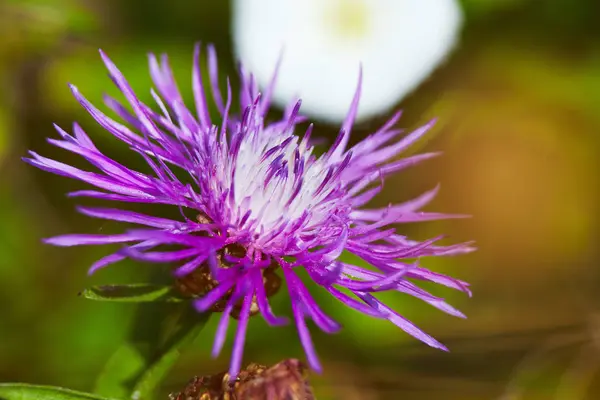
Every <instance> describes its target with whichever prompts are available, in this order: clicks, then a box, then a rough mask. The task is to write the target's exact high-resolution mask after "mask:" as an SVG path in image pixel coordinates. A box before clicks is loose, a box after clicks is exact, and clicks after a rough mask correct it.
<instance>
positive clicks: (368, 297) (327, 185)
mask: <svg viewBox="0 0 600 400" xmlns="http://www.w3.org/2000/svg"><path fill="white" fill-rule="evenodd" d="M100 54H101V56H102V59H103V60H104V63H105V64H106V67H107V68H108V70H109V72H110V77H111V78H112V80H113V81H114V83H115V84H116V86H117V87H118V88H119V89H120V91H121V92H122V93H123V95H124V96H125V98H126V100H127V102H128V103H129V106H130V107H131V110H133V112H130V111H128V109H127V108H126V107H125V106H123V105H122V104H120V103H119V102H117V101H116V100H115V99H113V98H110V97H106V98H105V103H106V105H107V106H108V107H109V108H110V109H111V110H112V111H113V112H114V113H115V114H117V115H118V116H119V117H120V118H121V119H122V120H123V121H125V123H126V125H123V124H121V123H119V122H116V121H115V120H113V119H111V118H110V117H108V116H107V115H105V114H103V113H102V112H101V111H99V110H98V109H97V108H96V107H94V106H93V105H92V104H91V103H90V102H89V101H88V100H86V99H85V97H83V96H82V95H81V94H80V93H79V91H78V90H77V88H76V87H74V86H71V90H72V92H73V95H74V96H75V98H76V99H77V101H79V103H81V105H82V106H83V107H84V108H85V109H86V110H87V111H88V112H89V113H90V114H91V115H92V117H93V118H94V119H95V120H96V121H97V122H98V124H100V126H101V127H102V128H104V129H105V130H106V131H107V132H108V133H110V134H112V135H113V136H115V137H116V138H117V139H119V140H120V141H122V142H124V143H125V144H127V145H128V146H129V148H130V149H131V150H132V151H133V152H135V153H136V154H138V155H139V156H140V157H143V158H144V160H145V161H146V163H147V164H148V166H149V167H150V168H149V170H151V172H139V171H135V170H132V169H130V168H128V167H126V166H124V165H123V164H121V163H119V162H117V161H115V160H113V159H111V158H109V157H107V156H106V155H104V154H103V153H102V152H101V151H100V150H99V149H98V148H97V147H96V146H95V145H94V143H93V142H92V140H91V139H90V138H89V137H88V135H86V133H85V132H84V131H83V129H82V128H81V127H80V126H79V125H77V124H74V127H73V135H69V134H68V133H67V132H65V131H64V130H63V129H61V128H59V127H58V126H56V129H57V131H58V133H59V134H60V136H61V138H62V140H56V139H49V141H50V143H52V144H53V145H56V146H58V147H61V148H63V149H65V150H68V151H71V152H73V153H76V154H79V155H80V156H82V157H83V158H85V159H86V160H87V161H88V162H89V163H91V164H92V165H93V166H94V167H96V169H97V170H96V171H95V172H91V171H85V170H81V169H78V168H75V167H72V166H69V165H67V164H63V163H61V162H58V161H54V160H51V159H48V158H45V157H42V156H40V155H38V154H37V153H34V152H31V158H28V159H26V161H27V162H29V163H30V164H32V165H34V166H36V167H38V168H41V169H43V170H46V171H49V172H52V173H55V174H59V175H63V176H67V177H70V178H75V179H78V180H81V181H84V182H86V183H88V184H90V185H92V186H95V187H96V188H97V189H98V190H82V191H77V192H73V193H70V194H69V196H71V197H92V198H98V199H104V200H112V201H118V202H122V203H153V204H169V205H172V206H175V207H178V208H179V209H180V211H181V218H180V219H178V220H173V219H166V218H161V217H155V216H150V215H145V214H141V213H138V212H134V211H129V210H124V209H120V208H90V207H80V208H79V211H80V212H81V213H83V214H85V215H88V216H90V217H95V218H102V219H109V220H114V221H122V222H128V223H133V224H137V225H141V226H142V227H143V228H136V229H130V230H127V231H125V232H124V233H120V234H113V235H100V234H74V235H64V236H58V237H54V238H51V239H48V240H47V242H48V243H50V244H53V245H57V246H78V245H96V244H110V243H119V244H121V245H122V246H123V247H122V248H121V249H120V250H119V251H117V252H116V253H114V254H111V255H109V256H106V257H104V258H102V259H100V260H98V261H97V262H95V263H94V264H93V265H92V267H91V269H90V273H91V272H94V271H96V270H98V269H99V268H103V267H105V266H107V265H109V264H112V263H115V262H118V261H120V260H123V259H124V258H127V257H129V258H133V259H136V260H142V261H147V262H164V263H175V264H176V265H177V268H176V269H175V270H174V274H175V276H176V278H177V279H185V277H186V276H190V275H192V274H194V272H195V271H198V270H199V269H200V270H203V271H205V275H204V277H205V278H206V277H208V280H209V283H210V285H209V286H208V287H209V289H208V290H207V291H206V292H205V293H203V295H201V296H197V297H196V298H195V299H194V300H193V301H194V305H195V307H196V308H197V309H198V310H199V311H200V312H205V311H209V310H215V307H216V305H217V304H220V305H221V306H220V307H221V308H220V310H219V311H222V315H221V319H220V322H219V326H218V329H217V334H216V338H215V342H214V348H213V354H214V355H215V356H216V355H218V354H219V352H220V350H221V348H222V346H223V343H224V340H225V336H226V331H227V326H228V322H229V319H230V317H231V316H232V313H233V315H236V314H237V315H236V316H237V318H238V320H239V322H238V325H237V333H236V336H235V341H234V345H233V355H232V361H231V366H230V375H232V376H235V375H237V373H238V372H239V370H240V364H241V360H242V352H243V347H244V341H245V336H246V328H247V324H248V319H249V317H250V315H251V314H254V313H257V312H260V314H261V315H262V316H263V317H264V319H265V321H266V322H267V323H269V324H270V325H281V324H285V323H287V319H286V318H283V317H277V316H275V315H274V314H273V313H272V311H271V308H270V306H269V302H268V294H269V293H268V292H269V290H268V288H267V284H266V283H265V282H266V281H267V280H268V279H267V271H270V272H271V274H272V272H273V270H274V269H277V270H279V269H280V270H281V273H282V274H283V277H284V278H285V281H286V283H287V288H288V291H289V295H290V298H291V304H292V315H293V318H294V321H295V323H296V326H297V329H298V333H299V336H300V340H301V342H302V345H303V346H304V349H305V351H306V355H307V358H308V362H309V364H310V365H311V367H312V368H313V369H315V370H317V371H319V370H320V369H321V367H320V365H319V361H318V359H317V356H316V353H315V350H314V348H313V344H312V341H311V338H310V335H309V331H308V328H307V326H306V322H305V320H306V319H312V320H313V321H314V323H315V324H316V325H317V326H318V327H319V328H321V329H322V330H323V331H325V332H327V333H334V332H336V331H338V330H339V329H340V325H339V324H338V323H337V322H336V321H334V320H333V319H332V318H331V317H329V316H328V315H326V314H325V313H324V312H323V311H322V310H321V308H320V307H319V305H318V304H316V302H315V301H314V300H313V298H312V297H311V295H310V294H309V292H308V290H307V289H306V287H305V286H304V284H303V282H302V281H301V280H300V278H299V277H298V275H297V274H296V270H297V269H299V268H302V269H304V271H306V273H307V274H308V276H310V278H312V280H313V281H314V282H315V283H316V284H318V285H319V286H321V287H322V288H323V289H325V290H326V291H328V292H329V293H330V294H331V295H332V296H333V297H335V298H336V299H338V300H339V301H340V302H342V303H343V304H344V305H346V306H348V307H351V308H353V309H355V310H357V311H359V312H362V313H364V314H367V315H370V316H373V317H375V318H381V319H387V320H389V321H391V322H392V323H394V324H395V325H397V326H398V327H400V328H401V329H403V330H404V331H406V332H407V333H409V334H410V335H412V336H414V337H416V338H417V339H419V340H421V341H423V342H425V343H426V344H428V345H430V346H433V347H436V348H440V349H445V347H444V346H443V345H442V344H441V343H439V342H438V341H437V340H435V339H434V338H433V337H431V336H429V335H428V334H426V333H424V332H422V331H421V330H420V329H419V328H417V327H416V326H415V325H414V324H412V323H411V322H409V321H408V320H406V319H405V318H403V317H402V316H401V315H400V314H398V313H397V312H396V311H394V310H392V309H390V308H389V307H387V306H386V305H385V304H383V303H382V302H380V301H379V300H378V299H377V298H376V297H375V295H376V293H377V292H381V291H390V290H391V291H398V292H402V293H407V294H410V295H412V296H415V297H417V298H419V299H421V300H423V301H425V302H427V303H429V304H431V305H432V306H434V307H436V308H439V309H440V310H442V311H445V312H447V313H449V314H451V315H455V316H459V317H463V314H461V313H460V312H459V311H457V310H456V309H454V308H452V307H451V306H450V305H448V304H446V303H445V302H444V301H443V299H441V298H439V297H436V296H433V295H431V294H429V293H427V292H426V291H424V290H422V289H420V288H419V287H418V286H417V285H415V283H414V281H429V282H435V283H438V284H441V285H444V286H448V287H451V288H454V289H458V290H461V291H464V292H467V293H469V290H468V288H467V286H468V285H467V284H466V283H465V282H462V281H459V280H456V279H452V278H449V277H447V276H444V275H441V274H437V273H435V272H431V271H429V270H427V269H425V268H423V267H422V266H421V265H420V264H419V261H418V260H419V259H420V257H424V256H444V255H454V254H459V253H465V252H468V251H471V250H472V248H471V247H469V244H468V243H465V244H460V245H454V246H437V245H435V244H434V243H435V242H436V241H438V240H439V239H440V238H441V237H436V238H433V239H431V240H427V241H424V242H416V241H412V240H409V239H407V238H406V237H404V236H401V235H399V234H397V233H396V232H395V229H394V228H393V225H394V224H397V223H406V222H419V221H428V220H436V219H442V218H452V217H459V216H458V215H446V214H438V213H429V212H419V211H418V210H419V209H420V208H421V207H423V206H424V205H426V204H427V203H428V202H429V201H430V200H431V199H432V198H433V197H434V196H435V194H436V192H437V188H436V189H434V190H431V191H429V192H427V193H425V194H423V195H421V196H420V197H418V198H416V199H413V200H410V201H407V202H405V203H401V204H396V205H390V206H388V207H384V208H377V209H367V208H362V207H363V206H364V205H365V204H367V203H368V202H369V200H371V199H372V198H373V197H375V195H376V194H377V193H378V192H379V191H380V190H381V188H382V185H383V180H384V178H385V177H386V176H388V175H390V174H392V173H394V172H396V171H399V170H402V169H404V168H406V167H409V166H412V165H415V164H417V163H418V162H420V161H423V160H427V159H429V158H432V157H435V156H436V155H437V153H427V154H421V155H416V156H411V157H407V158H404V159H400V160H397V159H396V156H397V155H398V154H399V153H401V152H402V151H403V150H405V149H406V148H407V147H409V146H410V145H411V144H412V143H414V142H415V141H416V140H418V139H419V138H420V137H422V136H423V135H424V134H425V132H426V131H427V130H428V129H429V128H430V127H431V125H432V123H429V124H427V125H425V126H424V127H422V128H419V129H417V130H416V131H414V132H412V133H410V134H408V135H406V136H404V137H401V138H400V136H401V135H402V131H401V130H400V129H397V128H395V125H396V122H397V121H398V119H399V118H400V113H397V114H395V115H394V116H393V117H392V118H391V119H390V120H389V121H388V122H387V123H385V125H384V126H382V127H381V128H380V129H379V130H378V131H376V132H375V133H373V134H372V135H370V136H369V137H367V138H366V139H365V140H363V141H361V142H359V143H358V144H356V145H355V146H353V147H352V148H348V139H349V137H350V132H351V129H352V125H353V122H354V118H355V116H356V113H357V108H358V101H359V96H360V87H361V84H360V78H359V82H358V88H357V90H356V94H355V96H354V99H353V101H352V104H351V106H350V110H349V112H348V116H347V117H346V119H345V121H344V122H343V124H342V127H341V129H340V133H339V135H338V137H337V139H336V141H335V143H334V144H333V146H332V147H331V148H330V149H329V150H328V151H327V152H326V153H324V154H323V155H321V156H318V155H316V154H314V149H313V147H312V146H311V141H310V134H311V132H312V129H313V127H312V125H310V126H309V127H308V129H307V130H306V132H305V133H304V135H302V136H299V135H297V134H296V133H295V131H296V130H297V128H296V125H297V124H298V123H299V122H301V121H303V118H302V117H300V116H299V115H298V112H299V109H300V101H298V102H297V103H294V104H291V105H290V107H289V108H288V109H287V110H286V112H285V115H284V118H283V119H282V120H280V121H275V122H271V123H268V122H267V121H266V114H267V111H268V108H269V103H270V100H271V93H272V92H273V85H274V82H275V76H276V73H275V74H274V79H273V81H272V82H271V84H270V86H269V87H267V88H266V90H265V91H264V93H263V95H261V94H260V93H259V92H258V89H257V85H256V83H255V81H254V79H253V77H252V75H248V74H246V73H245V72H244V71H243V70H240V78H241V85H240V87H241V89H240V93H239V99H240V111H241V114H239V115H236V114H233V113H231V103H232V97H233V96H232V89H231V86H230V85H229V82H228V83H227V94H226V96H225V97H223V95H222V94H221V92H220V89H219V85H218V76H217V61H216V55H215V51H214V49H213V47H210V46H209V47H208V69H209V77H210V91H211V93H212V99H213V102H214V105H215V106H216V109H218V112H219V115H218V119H212V118H213V117H212V116H211V115H210V113H209V108H208V100H207V97H206V94H205V90H204V84H203V82H202V75H201V72H200V66H199V64H200V62H199V58H200V47H199V46H196V49H195V54H194V68H193V77H192V84H193V91H194V96H195V113H192V112H191V111H190V110H189V109H188V108H187V107H186V106H185V104H184V102H183V98H182V96H181V94H180V92H179V90H178V88H177V85H176V83H175V80H174V79H173V76H172V72H171V69H170V67H169V64H168V61H167V58H166V56H163V57H162V58H161V61H160V63H159V61H158V60H157V59H156V57H154V56H153V55H150V72H151V76H152V80H153V81H154V84H155V85H156V88H157V89H158V93H155V92H154V91H152V96H153V97H154V99H155V100H156V103H157V105H158V109H159V110H160V111H156V110H154V109H152V108H151V107H150V106H148V105H146V104H144V103H142V102H141V101H140V99H139V98H138V97H137V96H136V94H135V93H134V92H133V90H132V89H131V87H130V86H129V84H128V83H127V81H126V80H125V77H124V76H123V75H122V74H121V72H120V71H119V70H118V69H117V67H116V66H115V65H114V64H113V62H112V61H111V60H110V59H109V58H108V57H107V56H106V54H104V53H103V52H102V51H101V52H100ZM224 99H225V100H224ZM175 172H178V175H176V174H175ZM182 172H184V173H187V174H182ZM182 175H186V178H185V179H186V180H185V181H184V180H182V179H181V178H180V176H182ZM164 245H168V250H165V249H164ZM159 246H160V247H159ZM344 250H345V251H347V252H350V253H352V254H354V255H356V256H358V257H360V258H361V259H363V260H364V261H365V262H367V263H368V264H370V265H372V266H373V267H372V268H370V269H366V268H363V267H359V266H355V265H351V264H348V263H346V262H344V261H342V260H341V259H340V255H341V254H342V252H343V251H344ZM402 260H404V261H402ZM410 260H413V261H410ZM414 260H416V261H414Z"/></svg>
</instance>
